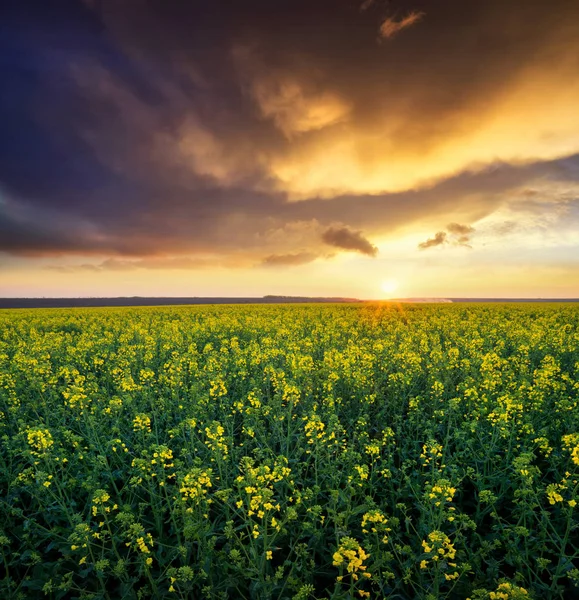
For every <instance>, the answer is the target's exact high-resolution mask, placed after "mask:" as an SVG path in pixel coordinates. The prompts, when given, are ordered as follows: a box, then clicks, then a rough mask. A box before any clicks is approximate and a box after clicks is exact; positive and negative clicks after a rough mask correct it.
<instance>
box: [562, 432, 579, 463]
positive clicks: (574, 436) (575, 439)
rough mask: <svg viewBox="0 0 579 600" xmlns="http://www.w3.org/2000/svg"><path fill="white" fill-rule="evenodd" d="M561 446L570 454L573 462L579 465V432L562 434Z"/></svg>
mask: <svg viewBox="0 0 579 600" xmlns="http://www.w3.org/2000/svg"><path fill="white" fill-rule="evenodd" d="M563 446H564V448H565V450H567V452H569V453H570V454H571V460H572V461H573V464H575V465H579V433H570V434H568V435H564V436H563Z"/></svg>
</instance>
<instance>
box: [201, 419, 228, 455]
mask: <svg viewBox="0 0 579 600" xmlns="http://www.w3.org/2000/svg"><path fill="white" fill-rule="evenodd" d="M224 434H225V429H224V427H223V425H221V423H220V422H219V421H213V423H211V425H210V426H209V427H205V436H206V437H207V439H206V440H205V445H206V446H207V447H208V448H209V449H210V450H212V451H213V452H214V453H215V454H216V455H218V456H220V457H221V458H227V455H228V454H229V448H228V447H227V441H226V439H225V435H224ZM211 461H212V462H214V461H215V458H214V457H212V458H211Z"/></svg>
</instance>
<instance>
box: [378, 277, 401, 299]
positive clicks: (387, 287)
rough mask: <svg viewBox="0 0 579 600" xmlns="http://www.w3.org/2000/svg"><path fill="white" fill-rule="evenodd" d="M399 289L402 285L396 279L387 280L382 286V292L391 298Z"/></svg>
mask: <svg viewBox="0 0 579 600" xmlns="http://www.w3.org/2000/svg"><path fill="white" fill-rule="evenodd" d="M399 287H400V284H399V283H398V281H397V280H396V279H387V280H386V281H383V282H382V285H381V286H380V288H381V290H382V291H383V292H384V293H385V294H386V295H388V296H391V295H392V294H393V293H394V292H395V291H396V290H397V289H398V288H399Z"/></svg>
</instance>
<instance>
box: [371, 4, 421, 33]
mask: <svg viewBox="0 0 579 600" xmlns="http://www.w3.org/2000/svg"><path fill="white" fill-rule="evenodd" d="M424 15H425V13H423V12H420V11H416V10H413V11H411V12H409V13H408V14H407V15H406V16H405V17H402V19H400V20H396V19H395V18H394V17H388V18H387V19H385V20H384V21H383V22H382V25H380V36H381V37H383V38H387V39H391V38H393V37H394V36H395V35H396V34H397V33H398V32H400V31H402V30H403V29H408V27H412V25H414V24H415V23H418V21H420V20H421V19H422V18H423V17H424Z"/></svg>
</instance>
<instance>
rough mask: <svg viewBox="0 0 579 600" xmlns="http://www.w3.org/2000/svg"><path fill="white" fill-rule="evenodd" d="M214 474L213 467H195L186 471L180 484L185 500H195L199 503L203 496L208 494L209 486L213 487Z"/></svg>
mask: <svg viewBox="0 0 579 600" xmlns="http://www.w3.org/2000/svg"><path fill="white" fill-rule="evenodd" d="M212 476H213V472H212V470H211V469H199V468H195V469H192V470H191V471H189V473H186V474H185V476H184V477H183V479H182V480H181V482H180V486H179V491H180V492H181V495H182V496H183V500H194V501H195V502H197V503H198V502H199V500H200V499H201V498H203V497H204V496H206V495H207V492H208V490H209V488H210V487H212V482H211V477H212Z"/></svg>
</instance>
